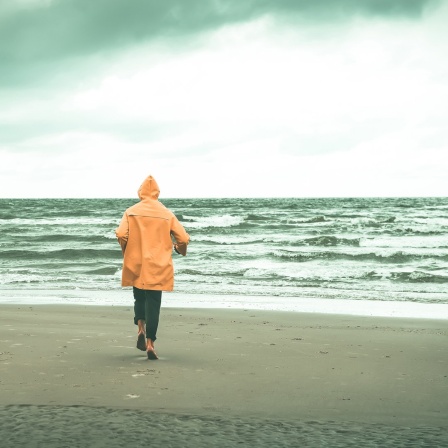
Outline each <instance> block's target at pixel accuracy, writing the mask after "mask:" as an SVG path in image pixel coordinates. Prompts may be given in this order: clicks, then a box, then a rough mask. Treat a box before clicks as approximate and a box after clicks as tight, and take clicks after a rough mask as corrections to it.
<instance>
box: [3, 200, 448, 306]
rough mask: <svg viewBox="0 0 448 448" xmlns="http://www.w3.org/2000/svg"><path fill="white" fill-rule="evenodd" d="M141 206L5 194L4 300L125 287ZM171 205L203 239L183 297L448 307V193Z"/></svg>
mask: <svg viewBox="0 0 448 448" xmlns="http://www.w3.org/2000/svg"><path fill="white" fill-rule="evenodd" d="M137 201H138V200H136V199H0V251H1V259H0V297H1V296H2V295H5V293H6V292H9V293H11V292H13V291H16V292H17V291H26V290H34V291H39V290H45V291H51V290H56V291H57V290H64V291H71V290H72V291H83V290H85V291H92V290H94V291H103V292H104V291H114V290H121V286H120V276H121V263H122V255H121V250H120V247H119V245H118V243H117V241H116V238H115V233H114V231H115V228H116V227H117V225H118V223H119V221H120V219H121V217H122V214H123V212H124V210H125V209H126V208H127V207H129V206H131V205H132V204H134V203H135V202H137ZM161 202H162V203H164V204H165V205H166V206H167V207H168V208H170V209H171V210H172V211H173V212H174V213H175V214H176V216H177V217H178V218H179V220H180V221H181V222H182V224H183V225H184V227H185V229H186V230H187V232H188V233H189V234H190V236H191V243H190V245H189V247H188V255H187V257H181V256H178V255H176V254H173V258H174V263H175V272H176V275H175V290H176V291H177V292H178V293H182V294H195V295H199V296H201V297H203V298H204V300H205V301H207V297H219V296H222V295H227V296H228V295H232V296H238V297H253V296H257V297H269V298H270V300H274V301H275V299H272V298H278V300H279V301H281V302H282V303H285V302H287V301H288V300H289V298H290V299H291V300H292V299H293V298H307V299H308V300H319V299H325V300H327V301H331V300H348V301H356V300H362V301H392V302H417V303H424V304H447V303H448V294H447V291H446V288H447V285H448V198H353V199H350V198H346V199H341V198H321V199H301V198H283V199H278V198H273V199H241V198H240V199H161ZM103 294H104V293H103ZM353 303H354V302H353Z"/></svg>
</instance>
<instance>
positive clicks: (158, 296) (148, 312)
mask: <svg viewBox="0 0 448 448" xmlns="http://www.w3.org/2000/svg"><path fill="white" fill-rule="evenodd" d="M133 292H134V324H135V325H138V323H137V321H139V320H144V321H145V322H146V338H147V339H151V340H153V341H155V340H156V339H157V338H156V334H157V327H158V326H159V316H160V305H161V303H162V291H155V290H152V289H139V288H136V287H135V286H134V290H133Z"/></svg>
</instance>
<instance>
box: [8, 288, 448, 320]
mask: <svg viewBox="0 0 448 448" xmlns="http://www.w3.org/2000/svg"><path fill="white" fill-rule="evenodd" d="M0 303H3V304H16V305H39V304H70V305H97V306H98V305H100V306H101V305H104V306H129V307H132V306H133V296H132V290H131V289H126V290H116V291H86V290H50V291H49V290H46V291H44V290H0ZM163 306H164V307H168V308H215V309H252V310H271V311H291V312H302V313H323V314H348V315H356V316H378V317H406V318H422V319H448V304H436V303H421V302H406V301H400V302H398V301H382V300H343V299H318V298H307V297H270V296H238V295H231V294H228V295H217V294H181V293H164V295H163Z"/></svg>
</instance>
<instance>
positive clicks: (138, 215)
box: [115, 176, 190, 291]
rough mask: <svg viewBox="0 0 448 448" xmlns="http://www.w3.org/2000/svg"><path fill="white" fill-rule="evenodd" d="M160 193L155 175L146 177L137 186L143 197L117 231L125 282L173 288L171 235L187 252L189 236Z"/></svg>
mask: <svg viewBox="0 0 448 448" xmlns="http://www.w3.org/2000/svg"><path fill="white" fill-rule="evenodd" d="M159 193H160V190H159V186H158V185H157V182H156V181H155V179H154V178H153V177H152V176H149V177H147V178H146V179H145V180H144V182H143V184H142V185H141V187H140V189H139V190H138V196H139V198H140V199H141V201H140V202H139V203H137V204H135V205H133V206H132V207H129V208H128V209H127V210H126V211H125V212H124V215H123V218H122V220H121V222H120V225H119V226H118V228H117V230H116V231H115V234H116V235H117V238H118V242H119V243H120V246H121V250H122V251H123V257H124V259H123V274H122V281H121V285H122V286H135V287H137V288H139V289H154V290H159V291H172V290H173V287H174V268H173V260H172V257H171V255H172V252H173V240H172V238H171V237H172V236H173V237H174V239H175V244H174V247H175V248H176V250H177V251H178V252H179V253H180V254H182V255H186V254H187V244H188V242H189V241H190V237H189V235H188V233H187V232H186V231H185V229H184V228H183V226H182V224H181V223H180V222H179V221H178V219H177V218H176V216H174V214H173V213H172V212H171V211H170V210H168V209H167V208H166V207H165V206H164V205H163V204H162V203H160V202H159V201H158V197H159Z"/></svg>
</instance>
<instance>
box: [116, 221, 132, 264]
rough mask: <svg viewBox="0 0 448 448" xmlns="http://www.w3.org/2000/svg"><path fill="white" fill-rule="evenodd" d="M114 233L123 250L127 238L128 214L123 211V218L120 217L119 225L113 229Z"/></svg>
mask: <svg viewBox="0 0 448 448" xmlns="http://www.w3.org/2000/svg"><path fill="white" fill-rule="evenodd" d="M115 235H116V236H117V238H118V242H119V243H120V246H121V251H122V252H123V255H124V252H125V250H126V244H127V243H128V238H129V223H128V215H127V214H126V213H124V215H123V218H121V222H120V225H119V226H118V227H117V229H116V230H115Z"/></svg>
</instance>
